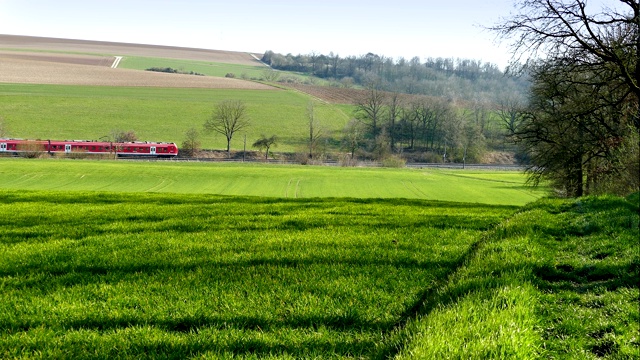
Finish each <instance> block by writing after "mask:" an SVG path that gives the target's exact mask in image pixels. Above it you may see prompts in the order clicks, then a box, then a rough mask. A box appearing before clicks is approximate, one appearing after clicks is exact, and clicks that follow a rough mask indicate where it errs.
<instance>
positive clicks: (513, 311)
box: [0, 190, 640, 359]
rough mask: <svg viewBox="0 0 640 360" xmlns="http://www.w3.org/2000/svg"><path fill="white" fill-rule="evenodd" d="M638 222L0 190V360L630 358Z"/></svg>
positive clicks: (603, 216)
mask: <svg viewBox="0 0 640 360" xmlns="http://www.w3.org/2000/svg"><path fill="white" fill-rule="evenodd" d="M637 211H638V208H637V205H632V204H631V203H629V202H626V201H625V200H624V199H618V198H603V199H597V198H590V199H584V200H578V201H556V200H545V201H540V202H537V203H533V204H531V205H528V206H527V207H525V208H523V209H521V210H518V208H517V207H513V206H496V205H482V204H469V203H466V204H465V203H452V202H448V203H447V202H432V201H424V200H407V199H387V200H385V199H335V198H332V199H283V198H280V199H277V198H260V197H239V196H233V197H229V196H216V195H203V194H197V195H193V194H191V195H190V194H183V195H178V194H142V193H106V192H77V191H24V190H0V212H1V213H2V214H3V216H2V217H0V252H1V253H2V256H1V257H0V334H1V335H0V357H2V358H43V359H44V358H74V359H83V358H87V359H88V358H110V359H111V358H149V357H151V358H175V359H178V358H180V359H182V358H212V359H213V358H247V359H256V358H273V359H275V358H278V359H293V358H317V359H321V358H322V359H324V358H334V359H338V358H373V359H384V358H391V357H394V356H398V358H400V359H405V358H406V359H440V358H459V359H462V358H464V359H487V358H510V359H511V358H515V359H532V358H577V359H589V358H594V359H595V358H596V357H597V356H602V357H604V358H607V357H608V358H612V359H627V358H628V359H631V358H637V356H638V354H639V352H638V349H639V348H638V346H639V343H638V338H637V325H638V321H640V319H639V315H638V307H637V299H638V296H639V295H640V293H639V292H638V283H637V278H638V276H639V273H638V271H639V268H640V260H639V256H638V252H637V237H638V214H637ZM612 234H615V236H612Z"/></svg>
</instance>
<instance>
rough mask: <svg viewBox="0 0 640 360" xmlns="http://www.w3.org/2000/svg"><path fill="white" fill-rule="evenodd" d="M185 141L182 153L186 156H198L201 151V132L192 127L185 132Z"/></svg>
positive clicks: (181, 148) (181, 149)
mask: <svg viewBox="0 0 640 360" xmlns="http://www.w3.org/2000/svg"><path fill="white" fill-rule="evenodd" d="M184 138H185V139H184V141H183V142H182V146H181V147H180V154H181V155H183V156H186V157H192V156H196V154H197V153H198V152H199V151H200V133H198V130H196V129H194V128H191V129H189V130H187V132H185V133H184Z"/></svg>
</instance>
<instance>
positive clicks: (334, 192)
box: [0, 158, 545, 205]
mask: <svg viewBox="0 0 640 360" xmlns="http://www.w3.org/2000/svg"><path fill="white" fill-rule="evenodd" d="M525 180H526V179H525V176H524V175H523V174H522V173H519V172H514V171H468V170H439V169H419V170H418V169H381V168H344V167H327V166H299V165H271V164H248V163H193V162H131V161H106V160H100V161H96V160H60V159H56V160H42V159H39V160H25V159H8V158H5V159H0V189H24V190H65V191H66V190H80V191H112V192H162V193H184V194H217V195H234V196H237V195H239V196H265V197H279V198H316V197H352V198H408V199H427V200H442V201H455V202H469V203H484V204H502V205H523V204H526V203H528V202H531V201H534V200H536V199H537V198H539V197H540V196H542V195H544V194H545V193H544V191H543V190H533V189H532V188H529V187H527V186H526V185H525Z"/></svg>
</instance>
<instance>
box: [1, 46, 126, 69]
mask: <svg viewBox="0 0 640 360" xmlns="http://www.w3.org/2000/svg"><path fill="white" fill-rule="evenodd" d="M0 59H14V60H33V61H44V62H54V63H62V64H80V65H93V66H107V67H111V65H112V64H113V61H114V60H115V58H114V57H113V56H92V55H73V54H57V53H39V52H33V53H32V52H18V51H3V50H0Z"/></svg>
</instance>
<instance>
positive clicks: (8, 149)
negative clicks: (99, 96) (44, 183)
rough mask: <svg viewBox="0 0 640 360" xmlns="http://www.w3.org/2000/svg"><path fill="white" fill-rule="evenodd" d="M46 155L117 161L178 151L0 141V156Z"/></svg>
mask: <svg viewBox="0 0 640 360" xmlns="http://www.w3.org/2000/svg"><path fill="white" fill-rule="evenodd" d="M2 153H9V154H14V155H19V154H21V153H48V154H50V155H54V154H69V155H70V154H87V155H115V156H119V157H175V156H177V155H178V147H177V146H176V144H175V143H159V142H149V141H144V142H142V141H135V142H119V143H115V142H104V141H89V140H22V139H0V154H2Z"/></svg>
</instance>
